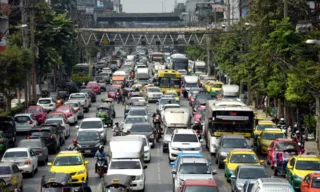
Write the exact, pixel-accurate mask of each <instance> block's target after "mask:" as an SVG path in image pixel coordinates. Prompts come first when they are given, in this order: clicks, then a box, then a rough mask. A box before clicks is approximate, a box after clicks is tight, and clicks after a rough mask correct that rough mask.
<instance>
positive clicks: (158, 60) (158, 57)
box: [151, 52, 164, 65]
mask: <svg viewBox="0 0 320 192" xmlns="http://www.w3.org/2000/svg"><path fill="white" fill-rule="evenodd" d="M151 61H152V64H153V65H163V64H164V54H163V53H161V52H154V53H152V54H151Z"/></svg>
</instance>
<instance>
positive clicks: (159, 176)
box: [157, 148, 161, 186]
mask: <svg viewBox="0 0 320 192" xmlns="http://www.w3.org/2000/svg"><path fill="white" fill-rule="evenodd" d="M157 154H158V158H160V157H161V156H160V148H157ZM157 166H158V184H159V186H160V184H161V174H160V170H161V169H160V161H158V162H157Z"/></svg>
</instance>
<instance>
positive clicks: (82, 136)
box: [77, 131, 100, 141]
mask: <svg viewBox="0 0 320 192" xmlns="http://www.w3.org/2000/svg"><path fill="white" fill-rule="evenodd" d="M77 140H78V141H96V140H100V137H99V133H96V132H82V131H80V132H79V135H78V137H77Z"/></svg>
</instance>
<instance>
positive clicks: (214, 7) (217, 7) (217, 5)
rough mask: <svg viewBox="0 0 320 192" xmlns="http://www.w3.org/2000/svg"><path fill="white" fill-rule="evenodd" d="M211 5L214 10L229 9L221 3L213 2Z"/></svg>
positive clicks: (222, 10)
mask: <svg viewBox="0 0 320 192" xmlns="http://www.w3.org/2000/svg"><path fill="white" fill-rule="evenodd" d="M211 7H212V11H213V12H224V11H226V10H227V9H226V6H224V5H219V4H213V5H211Z"/></svg>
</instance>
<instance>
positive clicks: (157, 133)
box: [153, 128, 161, 143]
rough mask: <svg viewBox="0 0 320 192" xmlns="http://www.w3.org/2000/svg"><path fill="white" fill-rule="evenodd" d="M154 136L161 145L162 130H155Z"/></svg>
mask: <svg viewBox="0 0 320 192" xmlns="http://www.w3.org/2000/svg"><path fill="white" fill-rule="evenodd" d="M153 131H154V134H155V138H156V141H157V143H160V139H161V129H160V128H154V130H153Z"/></svg>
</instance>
